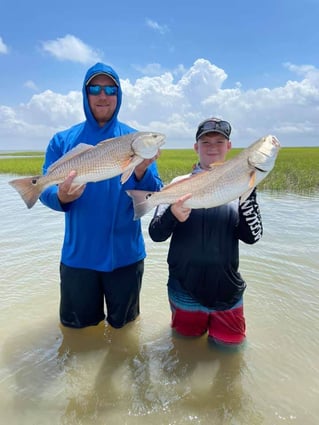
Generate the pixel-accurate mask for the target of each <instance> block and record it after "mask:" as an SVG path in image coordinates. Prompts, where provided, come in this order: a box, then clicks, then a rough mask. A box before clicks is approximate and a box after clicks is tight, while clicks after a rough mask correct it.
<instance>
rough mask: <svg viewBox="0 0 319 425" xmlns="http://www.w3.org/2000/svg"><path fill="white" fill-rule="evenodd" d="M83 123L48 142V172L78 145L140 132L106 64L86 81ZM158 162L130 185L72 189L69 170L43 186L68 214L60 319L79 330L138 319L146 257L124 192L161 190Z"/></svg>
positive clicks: (140, 170) (53, 204)
mask: <svg viewBox="0 0 319 425" xmlns="http://www.w3.org/2000/svg"><path fill="white" fill-rule="evenodd" d="M82 94H83V106H84V113H85V117H86V120H85V121H84V122H81V123H79V124H76V125H74V126H72V127H71V128H69V129H67V130H65V131H61V132H59V133H57V134H56V135H55V136H54V137H53V138H52V140H51V141H50V143H49V145H48V148H47V151H46V156H45V162H44V166H43V173H45V172H46V171H47V169H48V167H49V166H50V165H51V164H52V163H53V162H55V161H56V160H58V159H59V158H60V157H61V156H62V155H64V154H65V153H66V152H68V151H70V150H71V149H72V148H74V147H75V146H76V145H78V144H79V143H81V142H85V143H87V144H91V145H96V144H97V143H99V142H101V141H102V140H105V139H109V138H112V137H117V136H121V135H124V134H128V133H132V132H135V131H136V130H135V129H133V128H132V127H129V126H128V125H126V124H124V123H122V122H120V121H119V120H118V118H117V117H118V113H119V110H120V107H121V102H122V90H121V85H120V80H119V77H118V75H117V73H116V72H115V71H114V70H113V69H112V68H111V67H110V66H107V65H105V64H102V63H97V64H95V65H94V66H93V67H91V68H90V69H89V70H88V71H87V73H86V75H85V78H84V82H83V89H82ZM156 158H157V155H156V157H154V158H152V159H151V160H144V161H143V162H142V163H141V164H140V165H139V166H137V167H136V168H135V170H134V173H133V174H132V176H131V177H130V178H129V180H128V181H127V182H126V183H125V184H123V185H122V184H121V182H120V176H118V177H114V178H112V179H109V180H105V181H101V182H97V183H88V184H86V185H84V186H82V187H79V188H77V189H76V190H75V191H70V187H71V184H72V181H73V179H74V177H75V175H76V172H75V171H72V172H71V173H70V175H69V176H68V178H67V179H66V180H65V181H64V182H63V183H61V184H60V185H59V186H51V187H49V188H48V189H46V190H45V191H44V192H43V193H42V195H41V197H40V199H41V201H42V203H43V204H44V205H46V206H48V207H49V208H51V209H53V210H56V211H61V212H64V214H65V235H64V242H63V247H62V255H61V264H60V276H61V287H60V290H61V300H60V320H61V323H62V324H63V325H64V326H69V327H75V328H82V327H85V326H91V325H97V324H98V323H99V322H101V321H102V320H104V318H105V313H104V300H105V302H106V307H107V321H108V323H109V324H110V325H111V326H113V327H114V328H120V327H122V326H124V325H125V324H126V323H128V322H130V321H132V320H134V319H136V317H137V316H138V315H139V311H140V310H139V294H140V289H141V282H142V275H143V270H144V258H145V256H146V253H145V246H144V240H143V236H142V231H141V223H140V221H133V206H132V202H131V199H130V198H129V197H128V196H127V194H126V192H125V190H127V189H132V188H141V189H144V190H159V189H160V187H161V186H162V183H161V180H160V178H159V176H158V172H157V167H156V164H155V162H154V161H155V159H156Z"/></svg>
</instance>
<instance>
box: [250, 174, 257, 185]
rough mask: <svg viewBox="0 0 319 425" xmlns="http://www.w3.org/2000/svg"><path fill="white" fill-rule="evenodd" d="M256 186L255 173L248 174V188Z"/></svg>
mask: <svg viewBox="0 0 319 425" xmlns="http://www.w3.org/2000/svg"><path fill="white" fill-rule="evenodd" d="M255 186H256V171H252V172H251V173H250V180H249V187H250V188H254V187H255Z"/></svg>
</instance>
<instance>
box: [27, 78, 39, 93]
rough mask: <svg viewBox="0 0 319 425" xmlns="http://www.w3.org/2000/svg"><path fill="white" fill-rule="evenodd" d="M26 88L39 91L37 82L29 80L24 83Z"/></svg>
mask: <svg viewBox="0 0 319 425" xmlns="http://www.w3.org/2000/svg"><path fill="white" fill-rule="evenodd" d="M24 87H27V88H28V89H31V90H33V91H38V87H37V85H36V84H35V82H34V81H32V80H28V81H26V82H25V83H24Z"/></svg>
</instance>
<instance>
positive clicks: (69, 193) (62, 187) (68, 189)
mask: <svg viewBox="0 0 319 425" xmlns="http://www.w3.org/2000/svg"><path fill="white" fill-rule="evenodd" d="M75 177H76V171H74V170H73V171H71V172H70V174H69V175H68V177H67V178H66V179H65V180H64V182H63V183H60V184H59V190H58V198H59V201H60V202H61V203H62V204H67V203H69V202H72V201H75V200H76V199H78V198H79V197H80V196H81V195H82V193H83V192H84V189H85V186H86V185H85V184H82V185H81V186H73V187H72V183H73V180H74V178H75Z"/></svg>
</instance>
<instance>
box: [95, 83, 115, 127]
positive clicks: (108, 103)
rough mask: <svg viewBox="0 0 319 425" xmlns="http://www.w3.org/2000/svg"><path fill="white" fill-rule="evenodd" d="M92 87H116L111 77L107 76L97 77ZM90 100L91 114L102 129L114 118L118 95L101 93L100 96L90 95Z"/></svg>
mask: <svg viewBox="0 0 319 425" xmlns="http://www.w3.org/2000/svg"><path fill="white" fill-rule="evenodd" d="M89 85H90V86H96V85H99V86H115V85H116V84H115V83H114V81H113V80H112V78H111V77H108V76H107V75H97V76H96V77H94V78H93V79H92V81H90V84H89ZM88 100H89V105H90V109H91V112H92V114H93V116H94V118H95V119H96V121H97V122H98V124H99V126H100V127H103V125H104V124H106V123H107V122H108V121H109V120H110V119H111V118H112V116H113V114H114V111H115V109H116V105H117V95H112V96H108V95H106V94H105V93H104V90H102V91H101V93H100V94H98V95H92V94H89V93H88Z"/></svg>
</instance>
